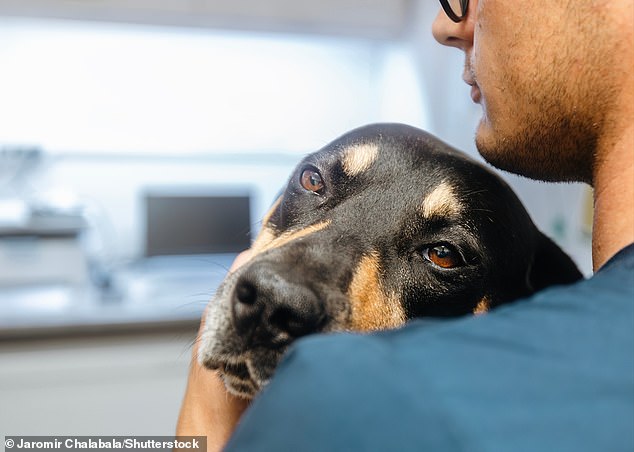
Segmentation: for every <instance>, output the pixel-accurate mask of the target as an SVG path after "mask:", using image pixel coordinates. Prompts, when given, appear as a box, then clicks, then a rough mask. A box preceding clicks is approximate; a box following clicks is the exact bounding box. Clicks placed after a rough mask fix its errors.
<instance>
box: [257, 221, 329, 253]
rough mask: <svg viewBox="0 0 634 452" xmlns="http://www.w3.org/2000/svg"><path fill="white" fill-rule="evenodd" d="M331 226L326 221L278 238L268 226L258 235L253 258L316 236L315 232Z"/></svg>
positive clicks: (285, 233)
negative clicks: (307, 237) (310, 236)
mask: <svg viewBox="0 0 634 452" xmlns="http://www.w3.org/2000/svg"><path fill="white" fill-rule="evenodd" d="M329 225H330V220H326V221H322V222H321V223H316V224H312V225H310V226H307V227H305V228H302V229H298V230H296V231H287V232H284V233H282V234H280V235H278V236H276V235H275V232H274V231H273V230H272V229H271V228H270V227H268V226H267V227H265V228H263V229H262V232H261V233H260V235H258V239H257V240H256V241H255V243H254V244H253V247H252V248H251V249H252V251H253V254H252V256H251V258H254V257H255V256H257V255H258V254H260V253H263V252H265V251H268V250H272V249H274V248H280V247H281V246H284V245H286V244H287V243H290V242H292V241H294V240H298V239H301V238H302V237H306V236H308V235H310V234H314V233H315V232H318V231H321V230H322V229H325V228H327V227H328V226H329ZM260 237H261V238H260Z"/></svg>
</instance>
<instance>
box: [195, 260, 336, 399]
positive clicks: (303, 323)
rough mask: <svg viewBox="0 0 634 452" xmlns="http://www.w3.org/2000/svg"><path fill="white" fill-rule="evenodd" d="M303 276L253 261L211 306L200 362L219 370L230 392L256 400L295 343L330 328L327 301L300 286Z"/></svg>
mask: <svg viewBox="0 0 634 452" xmlns="http://www.w3.org/2000/svg"><path fill="white" fill-rule="evenodd" d="M282 267H283V268H282ZM302 276H303V275H302V274H301V270H298V269H297V268H295V269H293V270H290V269H289V268H288V266H287V265H283V266H281V265H280V264H278V263H274V262H270V261H259V262H252V263H251V264H247V265H246V266H245V267H243V268H240V269H239V270H238V271H236V272H235V273H233V274H231V275H230V276H229V277H228V278H227V279H226V280H225V282H224V283H223V284H222V285H221V287H220V288H219V290H218V293H217V294H216V297H215V299H214V300H212V301H211V302H210V304H209V309H208V313H207V317H206V324H205V330H204V332H203V335H202V338H201V346H200V353H199V361H200V363H201V364H203V365H204V366H205V367H207V368H210V369H216V370H218V371H219V373H220V375H221V377H222V379H223V381H224V382H225V385H226V386H227V388H228V389H229V390H230V391H231V392H233V393H235V394H237V395H240V396H243V397H247V398H250V397H253V396H254V395H255V394H256V393H257V392H258V391H259V390H260V389H261V387H262V386H264V385H265V384H266V383H267V382H268V380H269V379H270V378H271V376H272V375H273V372H274V370H275V368H276V367H277V365H278V363H279V361H280V359H281V358H282V355H283V354H284V352H285V351H286V349H287V347H288V345H289V344H290V343H291V342H293V341H294V340H296V339H297V338H299V337H301V336H305V335H308V334H312V333H317V332H321V331H323V330H324V329H325V328H326V327H327V325H328V320H327V319H328V315H327V309H326V303H325V300H323V299H321V297H320V296H319V295H318V293H317V291H316V290H314V289H312V288H311V287H310V286H307V285H306V284H305V283H304V284H301V283H300V281H302V279H303V278H302Z"/></svg>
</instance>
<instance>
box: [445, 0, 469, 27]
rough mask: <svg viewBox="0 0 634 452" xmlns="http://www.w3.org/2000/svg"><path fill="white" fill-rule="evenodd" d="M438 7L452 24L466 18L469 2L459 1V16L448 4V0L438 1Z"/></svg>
mask: <svg viewBox="0 0 634 452" xmlns="http://www.w3.org/2000/svg"><path fill="white" fill-rule="evenodd" d="M440 5H441V6H442V9H444V10H445V14H447V16H449V18H450V19H451V20H453V21H454V22H461V21H463V20H464V18H465V17H466V16H467V10H468V9H469V0H460V9H461V11H460V15H458V14H456V12H455V11H454V10H453V8H452V7H451V5H450V4H449V0H440Z"/></svg>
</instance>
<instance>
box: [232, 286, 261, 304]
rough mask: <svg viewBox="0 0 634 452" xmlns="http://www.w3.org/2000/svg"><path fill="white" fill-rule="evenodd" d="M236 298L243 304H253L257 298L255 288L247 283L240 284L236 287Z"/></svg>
mask: <svg viewBox="0 0 634 452" xmlns="http://www.w3.org/2000/svg"><path fill="white" fill-rule="evenodd" d="M236 298H237V299H238V301H239V302H240V303H243V304H249V305H251V304H254V303H255V302H256V300H257V298H258V296H257V291H256V289H255V287H254V286H253V285H252V284H250V283H248V282H242V283H241V284H238V286H237V287H236Z"/></svg>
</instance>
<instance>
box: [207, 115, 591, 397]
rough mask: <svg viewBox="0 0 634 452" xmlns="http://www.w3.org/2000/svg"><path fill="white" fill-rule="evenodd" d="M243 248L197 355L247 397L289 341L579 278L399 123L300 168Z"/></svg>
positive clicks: (433, 143) (476, 306) (450, 152)
mask: <svg viewBox="0 0 634 452" xmlns="http://www.w3.org/2000/svg"><path fill="white" fill-rule="evenodd" d="M252 249H253V257H252V258H251V260H250V261H249V262H248V263H246V264H245V265H243V266H242V267H241V268H239V269H238V270H237V271H235V272H234V273H232V274H230V275H229V276H228V277H227V278H226V280H225V281H224V282H223V284H222V285H221V286H220V288H219V289H218V292H217V294H216V297H215V299H214V300H212V302H211V304H210V306H209V308H208V314H207V317H206V328H205V330H204V332H203V335H202V338H201V341H202V342H201V346H200V353H199V359H200V362H201V363H202V364H204V365H205V366H206V367H208V368H211V369H219V371H220V374H221V376H222V377H223V380H224V382H225V384H226V386H227V388H228V389H229V390H230V391H231V392H233V393H235V394H238V395H240V396H243V397H246V398H250V397H253V396H254V395H255V394H256V393H257V392H258V391H259V390H260V389H261V388H262V386H263V385H264V384H266V382H267V381H268V380H269V379H270V377H271V376H272V374H273V372H274V370H275V367H276V366H277V364H278V362H279V360H280V358H281V356H282V354H283V353H284V351H285V350H286V349H287V347H288V345H289V344H290V343H291V342H292V341H293V340H295V339H297V338H298V337H301V336H304V335H307V334H312V333H317V332H335V331H371V330H377V329H385V328H393V327H398V326H400V325H403V324H404V323H405V322H406V321H407V320H408V319H411V318H414V317H426V316H435V317H438V316H440V317H449V316H459V315H464V314H469V313H481V312H485V311H487V310H489V309H491V308H493V307H495V306H498V305H500V304H503V303H507V302H509V301H512V300H515V299H517V298H520V297H523V296H526V295H530V294H531V293H533V292H535V291H537V290H539V289H542V288H544V287H546V286H548V285H552V284H558V283H570V282H572V281H575V280H577V279H579V278H580V277H581V275H580V273H579V271H578V270H577V268H576V267H575V265H574V264H573V263H572V261H571V260H570V258H569V257H568V256H567V255H565V254H564V253H563V252H562V251H561V250H560V249H559V248H558V247H557V246H556V245H555V244H554V243H553V242H551V241H550V240H549V239H548V238H547V237H546V236H544V235H543V234H542V233H541V232H539V231H538V230H537V228H536V227H535V225H534V224H533V223H532V221H531V219H530V218H529V216H528V214H527V213H526V211H525V209H524V207H523V206H522V204H521V203H520V201H519V200H518V199H517V197H516V196H515V194H514V193H513V192H512V191H511V189H510V188H509V187H508V186H507V185H506V184H505V183H504V182H503V181H502V180H501V179H500V178H499V177H497V176H496V175H494V174H493V173H492V172H491V171H489V170H488V169H486V168H485V167H484V166H482V165H480V164H478V163H476V162H475V161H472V160H470V159H469V158H468V157H466V156H465V155H464V154H462V153H460V152H458V151H456V150H454V149H452V148H450V147H448V146H447V145H446V144H444V143H442V142H440V141H439V140H437V139H436V138H434V137H432V136H430V135H429V134H427V133H425V132H423V131H421V130H418V129H415V128H412V127H408V126H404V125H397V124H377V125H370V126H366V127H362V128H359V129H357V130H354V131H352V132H350V133H348V134H346V135H344V136H343V137H341V138H339V139H337V140H336V141H334V142H333V143H331V144H329V145H327V146H326V147H324V148H323V149H321V150H320V151H318V152H315V153H314V154H311V155H309V156H308V157H306V158H305V159H304V160H303V161H302V162H301V163H300V164H299V166H298V167H297V169H296V171H295V173H294V174H293V175H292V176H291V178H290V180H289V182H288V185H287V187H286V190H285V191H284V193H283V195H282V196H281V197H280V198H279V199H278V200H277V202H276V203H275V204H274V206H273V208H272V209H271V211H270V212H269V214H268V215H267V217H266V218H265V220H264V223H263V227H262V230H261V232H260V235H259V236H258V238H257V239H256V241H255V243H254V244H253V248H252Z"/></svg>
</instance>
